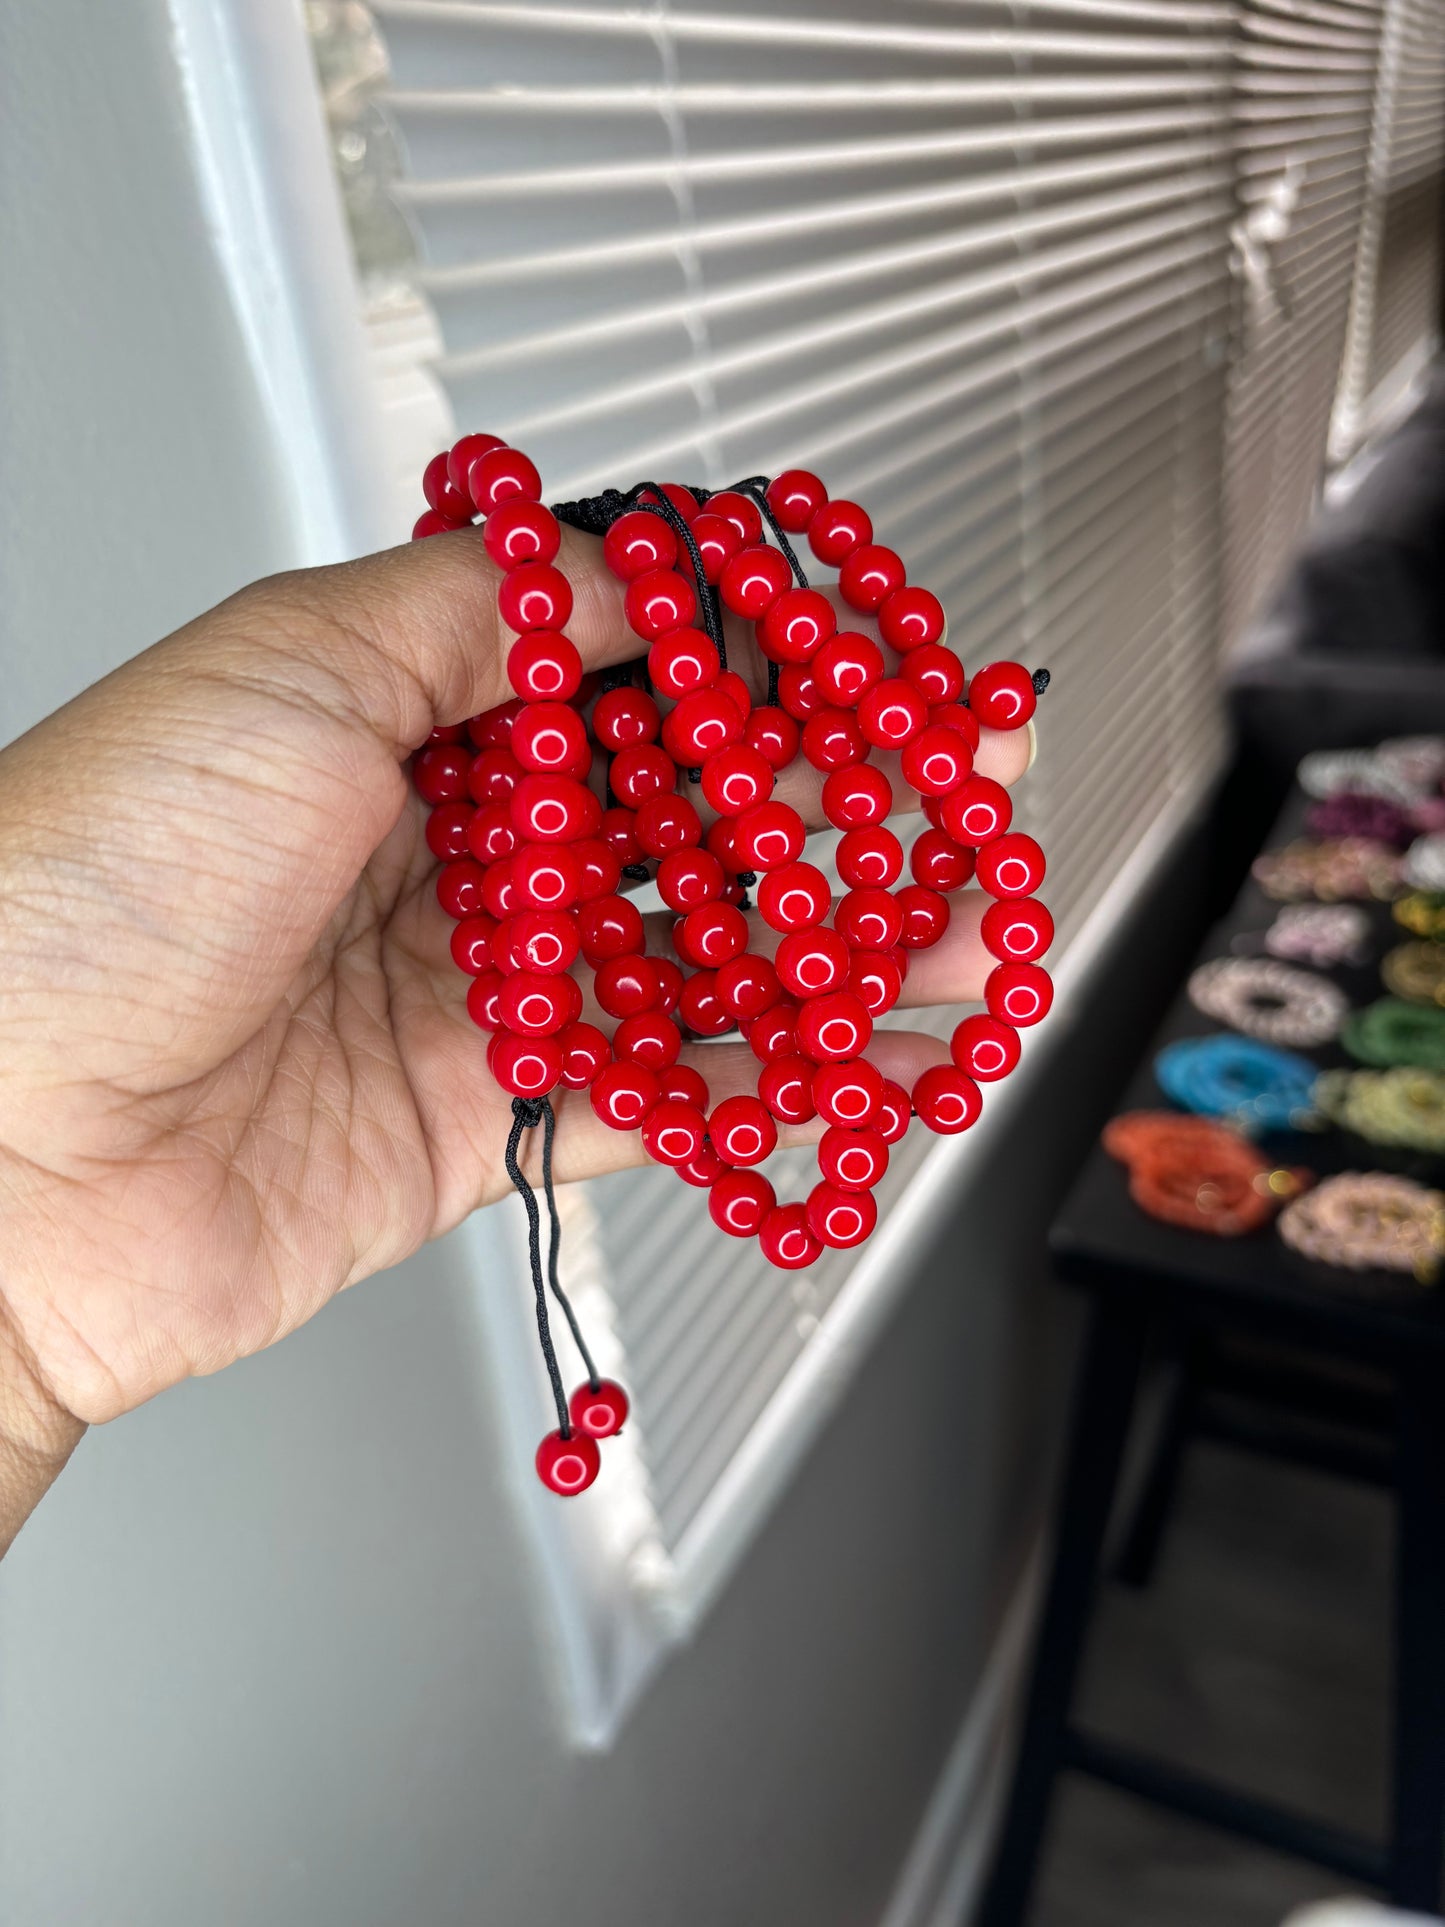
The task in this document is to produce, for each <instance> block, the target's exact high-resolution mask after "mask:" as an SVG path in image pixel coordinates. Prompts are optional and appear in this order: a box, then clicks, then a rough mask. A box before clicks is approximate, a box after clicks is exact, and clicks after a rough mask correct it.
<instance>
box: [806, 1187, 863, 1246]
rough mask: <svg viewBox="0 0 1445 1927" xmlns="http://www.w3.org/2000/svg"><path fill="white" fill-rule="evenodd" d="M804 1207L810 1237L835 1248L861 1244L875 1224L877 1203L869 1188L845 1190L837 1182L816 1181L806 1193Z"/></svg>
mask: <svg viewBox="0 0 1445 1927" xmlns="http://www.w3.org/2000/svg"><path fill="white" fill-rule="evenodd" d="M806 1209H807V1213H808V1225H809V1228H810V1229H811V1231H812V1233H813V1236H814V1237H815V1238H817V1239H819V1240H820V1241H821V1242H822V1243H823V1244H825V1245H828V1246H829V1247H831V1249H832V1250H834V1251H848V1250H851V1248H852V1247H853V1246H854V1245H861V1244H862V1242H863V1240H864V1239H865V1238H867V1237H868V1236H870V1235H871V1233H872V1231H873V1229H874V1227H875V1226H876V1225H877V1223H878V1206H877V1205H876V1203H875V1202H874V1200H873V1194H872V1192H871V1191H844V1190H841V1189H839V1187H838V1186H837V1185H832V1184H815V1185H814V1186H813V1188H812V1190H811V1191H810V1192H809V1193H808V1199H807V1205H806Z"/></svg>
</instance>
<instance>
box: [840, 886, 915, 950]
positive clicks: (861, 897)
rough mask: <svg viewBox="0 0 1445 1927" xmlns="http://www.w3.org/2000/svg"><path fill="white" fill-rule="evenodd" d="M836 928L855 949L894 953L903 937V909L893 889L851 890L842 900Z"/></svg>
mask: <svg viewBox="0 0 1445 1927" xmlns="http://www.w3.org/2000/svg"><path fill="white" fill-rule="evenodd" d="M833 928H834V929H835V930H836V931H837V932H838V935H839V936H840V937H841V938H842V939H843V941H844V942H845V943H846V944H847V945H848V946H849V947H850V948H851V949H853V950H891V949H892V948H893V946H894V945H895V944H896V943H899V942H901V941H902V937H903V910H902V907H901V905H900V904H899V902H898V899H897V897H895V896H894V895H893V893H892V891H891V890H871V889H867V888H864V889H861V890H849V891H848V892H847V894H846V895H845V896H842V897H840V898H839V899H838V908H837V909H836V911H835V912H834V913H833Z"/></svg>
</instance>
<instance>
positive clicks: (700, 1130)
mask: <svg viewBox="0 0 1445 1927" xmlns="http://www.w3.org/2000/svg"><path fill="white" fill-rule="evenodd" d="M706 1135H707V1120H706V1118H704V1116H703V1114H702V1112H701V1111H700V1110H698V1108H697V1107H696V1105H694V1104H683V1103H680V1102H679V1101H678V1099H677V1098H675V1097H662V1098H659V1099H658V1101H657V1103H656V1104H654V1105H653V1107H652V1109H651V1110H650V1111H649V1112H648V1113H647V1116H646V1117H645V1118H644V1119H643V1120H642V1142H643V1145H644V1146H645V1148H646V1151H647V1155H648V1156H649V1157H650V1158H656V1160H657V1162H658V1163H659V1164H687V1163H688V1162H689V1161H690V1160H691V1159H692V1158H695V1157H696V1156H697V1154H698V1152H699V1151H700V1150H701V1149H702V1146H703V1139H704V1137H705V1136H706ZM713 1148H714V1149H716V1148H717V1147H716V1146H714V1147H713Z"/></svg>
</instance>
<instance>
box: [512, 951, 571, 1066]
mask: <svg viewBox="0 0 1445 1927" xmlns="http://www.w3.org/2000/svg"><path fill="white" fill-rule="evenodd" d="M566 981H567V982H568V983H569V984H570V983H571V982H572V979H571V978H570V977H569V978H567V980H566ZM498 1008H499V1009H500V1011H501V1016H502V1022H503V1023H504V1024H505V1025H506V1026H507V1028H508V1029H509V1030H515V1031H518V1032H519V1033H520V1034H521V1035H522V1036H524V1037H554V1036H555V1035H556V1034H557V1032H558V1031H559V1030H561V1028H562V1026H563V1025H564V1024H567V1023H571V1022H573V1021H575V1018H576V1015H577V1013H576V1012H575V1011H574V1010H571V1009H570V1008H569V999H568V998H567V997H566V995H565V994H564V992H563V990H562V986H561V984H560V983H559V981H558V980H557V979H556V978H555V977H542V976H538V975H537V973H536V972H535V971H531V970H517V971H514V972H513V973H512V975H511V976H510V977H508V978H507V980H506V982H505V983H504V984H503V985H502V991H501V996H500V999H499V1001H498ZM559 1074H560V1073H559Z"/></svg>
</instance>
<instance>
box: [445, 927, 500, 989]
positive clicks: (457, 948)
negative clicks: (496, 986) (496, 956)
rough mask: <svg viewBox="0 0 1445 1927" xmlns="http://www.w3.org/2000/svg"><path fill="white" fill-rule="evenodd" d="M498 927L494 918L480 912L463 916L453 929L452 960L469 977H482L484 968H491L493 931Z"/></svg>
mask: <svg viewBox="0 0 1445 1927" xmlns="http://www.w3.org/2000/svg"><path fill="white" fill-rule="evenodd" d="M496 927H497V925H496V920H495V919H494V918H492V917H488V916H485V915H483V914H482V913H480V912H478V914H477V915H476V916H472V917H463V918H462V921H461V922H460V923H459V924H458V925H457V926H456V928H455V929H454V930H453V931H452V944H451V947H452V961H453V963H455V964H456V966H457V968H458V969H459V970H465V971H466V973H467V975H468V976H469V977H480V976H481V974H482V972H483V971H484V970H490V969H491V967H492V932H493V931H494V930H495V929H496Z"/></svg>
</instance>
